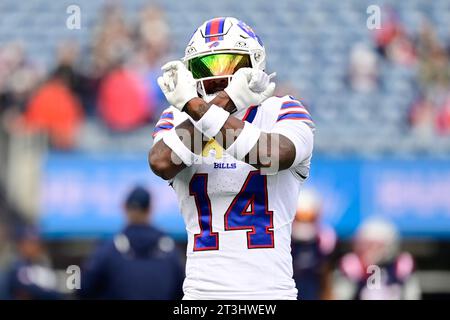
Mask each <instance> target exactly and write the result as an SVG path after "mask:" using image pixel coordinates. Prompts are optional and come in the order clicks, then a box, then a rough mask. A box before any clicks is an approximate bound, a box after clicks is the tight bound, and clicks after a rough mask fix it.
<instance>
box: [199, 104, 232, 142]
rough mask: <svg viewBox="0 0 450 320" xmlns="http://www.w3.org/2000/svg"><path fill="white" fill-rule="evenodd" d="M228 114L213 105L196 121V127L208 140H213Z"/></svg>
mask: <svg viewBox="0 0 450 320" xmlns="http://www.w3.org/2000/svg"><path fill="white" fill-rule="evenodd" d="M229 116H230V113H229V112H228V111H225V110H224V109H222V108H220V107H218V106H216V105H215V104H213V105H212V106H210V107H209V109H208V111H206V113H205V114H204V115H203V117H201V118H200V120H198V121H197V123H196V127H197V128H198V129H199V130H200V131H201V132H203V134H204V135H205V136H207V137H208V138H214V137H215V136H216V135H217V134H218V133H219V131H220V129H222V127H223V125H224V123H225V121H227V119H228V117H229Z"/></svg>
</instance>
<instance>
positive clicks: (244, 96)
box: [225, 68, 275, 111]
mask: <svg viewBox="0 0 450 320" xmlns="http://www.w3.org/2000/svg"><path fill="white" fill-rule="evenodd" d="M273 76H274V74H271V75H268V74H267V73H265V72H264V71H262V70H258V69H252V68H241V69H239V70H238V71H236V73H235V74H234V75H233V79H232V80H231V82H230V83H229V84H228V86H227V87H226V88H225V92H226V93H227V94H228V96H229V97H230V99H231V100H232V101H233V103H234V105H235V106H236V108H237V111H240V110H243V109H247V108H248V107H250V106H253V105H259V104H261V103H262V102H263V101H264V100H266V99H267V98H269V97H271V96H272V95H273V92H274V91H275V83H274V82H270V79H271V78H272V77H273Z"/></svg>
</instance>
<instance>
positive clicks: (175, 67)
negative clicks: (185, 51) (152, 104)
mask: <svg viewBox="0 0 450 320" xmlns="http://www.w3.org/2000/svg"><path fill="white" fill-rule="evenodd" d="M161 70H162V71H163V75H162V76H161V77H159V78H158V85H159V87H160V88H161V90H162V92H163V93H164V96H165V97H166V99H167V101H168V102H169V103H170V104H171V105H172V106H174V107H175V108H177V109H179V110H182V109H183V107H184V106H185V105H186V103H188V102H189V100H191V99H193V98H197V97H198V94H197V88H196V83H195V79H194V77H193V76H192V73H191V72H190V71H189V70H188V69H187V68H186V66H185V65H184V64H183V63H182V62H181V61H178V60H175V61H170V62H168V63H166V64H165V65H163V66H162V68H161Z"/></svg>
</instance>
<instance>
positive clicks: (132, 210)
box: [80, 187, 184, 300]
mask: <svg viewBox="0 0 450 320" xmlns="http://www.w3.org/2000/svg"><path fill="white" fill-rule="evenodd" d="M125 211H126V217H127V220H128V225H127V226H126V227H125V229H124V230H123V231H122V232H121V233H119V234H117V235H116V236H115V237H114V239H113V240H111V241H108V242H107V243H105V244H103V245H101V246H100V247H99V248H98V249H97V251H96V252H95V253H94V254H93V255H92V257H91V258H90V259H89V260H88V261H87V263H86V265H85V267H84V268H83V269H82V272H81V290H80V296H81V298H84V299H148V300H172V299H180V298H181V297H182V284H183V280H184V266H183V265H182V263H181V260H180V256H179V253H178V251H177V250H176V248H175V243H174V241H173V240H172V239H171V238H169V237H168V236H166V235H165V234H163V233H162V232H161V231H159V230H157V229H156V228H154V227H152V226H151V225H150V224H149V222H148V221H149V215H150V194H149V193H148V191H147V190H145V189H144V188H142V187H137V188H135V189H134V190H133V191H132V192H131V193H130V195H129V196H128V198H127V200H126V203H125Z"/></svg>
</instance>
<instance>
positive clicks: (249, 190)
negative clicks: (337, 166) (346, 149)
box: [149, 17, 314, 299]
mask: <svg viewBox="0 0 450 320" xmlns="http://www.w3.org/2000/svg"><path fill="white" fill-rule="evenodd" d="M265 62H266V54H265V49H264V46H263V44H262V42H261V39H260V38H259V37H258V36H257V35H256V33H255V32H254V31H253V29H252V28H250V27H249V26H248V25H247V24H245V23H244V22H242V21H239V20H237V19H235V18H231V17H226V18H215V19H211V20H209V21H206V22H205V23H203V24H202V25H201V26H200V27H199V28H198V29H197V30H196V31H195V33H194V34H193V36H192V38H191V39H190V41H189V44H188V45H187V48H186V51H185V56H184V58H183V59H182V61H172V62H169V63H167V64H166V65H164V66H163V67H162V70H163V75H162V76H161V77H160V78H159V79H158V84H159V85H160V87H161V89H162V91H163V92H164V95H165V96H166V98H167V100H168V102H169V103H170V104H171V106H170V107H169V108H167V109H166V110H165V111H164V112H163V113H162V115H161V118H160V120H159V122H158V123H157V124H156V127H155V130H154V134H153V136H154V143H153V147H152V149H151V151H150V153H149V164H150V166H151V168H152V170H153V171H154V172H155V173H156V174H157V175H159V176H160V177H162V178H163V179H166V180H170V183H171V185H172V186H173V188H174V190H175V191H176V194H177V197H178V202H179V206H180V208H181V211H182V215H183V218H184V221H185V224H186V230H187V234H188V246H187V263H186V279H185V281H184V285H183V290H184V299H296V298H297V289H296V287H295V282H294V280H293V271H292V257H291V247H290V243H291V226H292V221H293V219H294V217H295V213H296V207H297V198H298V194H299V189H300V186H301V184H302V183H303V181H304V180H305V179H306V178H307V177H308V175H309V167H310V160H311V155H312V150H313V131H314V124H313V121H312V119H311V116H310V114H309V113H308V111H307V110H306V109H305V107H304V106H303V105H302V103H301V102H300V101H298V100H296V99H295V98H294V97H291V96H284V97H275V96H273V92H274V89H275V83H273V82H272V81H271V78H272V75H268V74H267V73H266V72H265V64H266V63H265ZM198 137H200V139H198Z"/></svg>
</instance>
